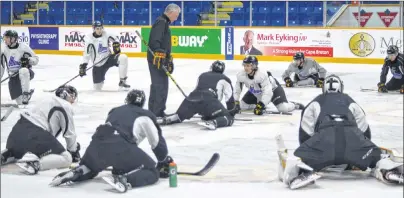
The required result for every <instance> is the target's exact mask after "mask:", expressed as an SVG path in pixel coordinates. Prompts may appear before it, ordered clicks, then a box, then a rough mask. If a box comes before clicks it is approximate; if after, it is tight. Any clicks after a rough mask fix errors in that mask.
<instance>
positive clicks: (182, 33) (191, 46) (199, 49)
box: [141, 27, 222, 54]
mask: <svg viewBox="0 0 404 198" xmlns="http://www.w3.org/2000/svg"><path fill="white" fill-rule="evenodd" d="M141 34H142V37H143V38H144V39H145V40H146V41H149V35H150V28H148V27H147V28H142V33H141ZM221 43H222V42H221V29H208V28H171V44H172V53H184V54H221V47H222V46H221ZM146 51H147V48H146V46H145V45H144V44H142V52H146Z"/></svg>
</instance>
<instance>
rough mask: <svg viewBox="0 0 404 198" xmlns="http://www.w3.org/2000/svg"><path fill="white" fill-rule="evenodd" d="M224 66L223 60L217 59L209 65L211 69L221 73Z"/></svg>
mask: <svg viewBox="0 0 404 198" xmlns="http://www.w3.org/2000/svg"><path fill="white" fill-rule="evenodd" d="M225 68H226V65H225V64H224V62H222V61H218V60H217V61H215V62H213V63H212V65H211V66H210V70H211V71H213V72H217V73H221V74H223V72H224V69H225Z"/></svg>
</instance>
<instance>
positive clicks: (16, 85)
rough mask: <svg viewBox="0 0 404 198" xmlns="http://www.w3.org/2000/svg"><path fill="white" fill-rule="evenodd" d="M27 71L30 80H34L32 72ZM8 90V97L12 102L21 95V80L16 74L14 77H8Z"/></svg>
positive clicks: (30, 70)
mask: <svg viewBox="0 0 404 198" xmlns="http://www.w3.org/2000/svg"><path fill="white" fill-rule="evenodd" d="M28 70H29V76H30V77H29V78H30V80H32V79H34V77H35V73H34V71H32V69H28ZM8 90H9V91H10V97H11V99H12V100H15V99H17V98H18V97H19V96H21V95H22V89H21V80H20V76H19V75H18V74H17V75H15V76H14V77H10V79H9V80H8Z"/></svg>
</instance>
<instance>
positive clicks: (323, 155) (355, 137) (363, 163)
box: [294, 121, 381, 171]
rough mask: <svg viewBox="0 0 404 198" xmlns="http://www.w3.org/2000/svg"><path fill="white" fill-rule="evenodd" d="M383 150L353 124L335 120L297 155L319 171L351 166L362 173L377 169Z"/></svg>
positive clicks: (305, 143) (320, 129)
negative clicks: (333, 167) (326, 168)
mask: <svg viewBox="0 0 404 198" xmlns="http://www.w3.org/2000/svg"><path fill="white" fill-rule="evenodd" d="M380 154H381V150H380V148H379V147H377V146H376V145H375V144H374V143H373V142H372V141H370V140H369V139H368V138H366V137H365V135H364V133H363V132H362V131H361V130H360V129H358V128H357V126H353V125H344V123H343V122H336V121H331V122H330V123H329V124H327V125H324V127H322V128H319V130H318V132H316V133H315V134H314V135H313V136H312V137H311V138H309V139H308V140H306V141H305V142H303V143H302V144H301V145H300V146H299V147H298V148H297V149H296V151H295V153H294V155H295V156H297V157H300V158H301V159H302V161H303V162H304V163H306V164H307V165H309V166H310V167H312V168H313V169H314V170H315V171H320V170H321V169H323V168H325V167H327V166H331V165H341V164H348V165H353V166H355V167H357V168H359V169H361V170H366V169H367V168H368V167H370V168H373V167H375V166H376V163H377V162H378V161H379V160H380Z"/></svg>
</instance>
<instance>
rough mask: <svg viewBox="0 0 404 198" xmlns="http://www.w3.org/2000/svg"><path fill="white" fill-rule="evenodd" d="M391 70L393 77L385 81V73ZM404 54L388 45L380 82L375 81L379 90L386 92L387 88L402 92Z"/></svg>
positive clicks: (403, 88) (403, 92)
mask: <svg viewBox="0 0 404 198" xmlns="http://www.w3.org/2000/svg"><path fill="white" fill-rule="evenodd" d="M389 69H390V70H391V73H392V74H393V77H392V78H391V79H390V81H389V82H388V83H387V84H385V83H386V77H387V73H388V72H389ZM403 75H404V55H403V54H402V53H400V52H399V51H398V47H397V46H395V45H390V46H389V47H388V48H387V58H386V59H385V60H384V64H383V68H382V73H381V74H380V82H379V83H377V87H378V91H379V92H383V93H385V92H388V90H400V93H401V94H404V76H403Z"/></svg>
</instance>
